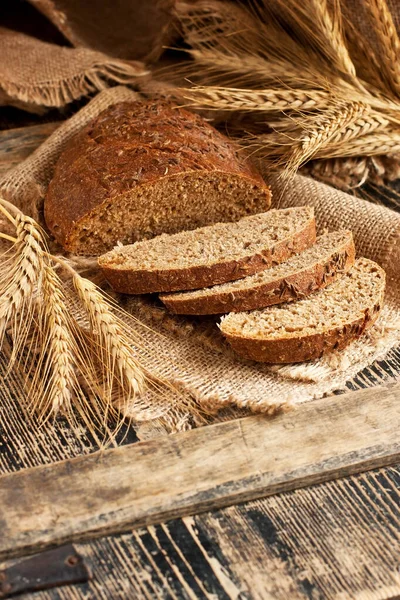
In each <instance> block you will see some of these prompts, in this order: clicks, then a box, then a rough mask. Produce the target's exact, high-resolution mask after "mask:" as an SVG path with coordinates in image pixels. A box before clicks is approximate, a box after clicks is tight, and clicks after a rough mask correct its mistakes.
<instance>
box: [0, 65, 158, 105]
mask: <svg viewBox="0 0 400 600" xmlns="http://www.w3.org/2000/svg"><path fill="white" fill-rule="evenodd" d="M148 74H149V71H145V70H142V71H140V72H138V69H137V66H133V65H131V64H130V63H129V62H127V61H121V60H113V59H108V60H107V61H106V62H104V63H99V64H95V65H93V66H91V67H90V68H89V69H87V70H85V71H83V72H82V73H79V74H78V75H74V76H73V77H70V78H65V79H62V80H60V81H58V82H44V83H40V84H37V85H27V84H25V83H24V84H16V83H14V82H12V81H4V80H3V81H2V82H1V84H2V86H3V88H4V90H5V92H6V93H7V94H8V95H9V96H11V97H12V98H16V99H17V100H19V101H21V102H24V103H27V104H38V105H41V106H47V107H60V106H64V105H65V104H68V103H69V102H72V101H73V100H77V99H79V98H81V97H82V96H87V95H89V94H92V93H93V92H97V91H102V90H105V89H106V88H108V87H109V84H108V83H107V79H108V80H109V81H113V82H114V83H118V84H129V83H132V82H134V81H135V80H136V79H137V77H138V76H139V75H140V76H145V75H148Z"/></svg>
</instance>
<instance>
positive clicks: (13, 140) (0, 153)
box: [0, 123, 60, 177]
mask: <svg viewBox="0 0 400 600" xmlns="http://www.w3.org/2000/svg"><path fill="white" fill-rule="evenodd" d="M59 125H60V124H59V123H43V124H41V125H32V126H31V127H21V128H20V129H6V130H4V131H0V177H1V175H3V173H5V172H6V171H8V170H9V169H12V167H15V166H16V165H17V164H18V163H20V162H21V161H22V160H24V159H25V158H26V157H27V156H29V154H31V153H32V152H33V151H34V150H36V148H37V147H38V146H40V144H41V143H42V142H44V140H45V139H46V138H47V137H48V136H49V135H50V134H51V133H53V131H54V130H55V129H56V128H57V127H58V126H59Z"/></svg>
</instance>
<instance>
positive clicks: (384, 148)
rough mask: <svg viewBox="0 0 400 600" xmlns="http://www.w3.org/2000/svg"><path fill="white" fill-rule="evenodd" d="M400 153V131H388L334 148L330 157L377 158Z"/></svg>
mask: <svg viewBox="0 0 400 600" xmlns="http://www.w3.org/2000/svg"><path fill="white" fill-rule="evenodd" d="M397 152H400V129H390V128H388V129H386V130H385V131H382V133H379V132H377V133H371V134H370V135H366V136H363V137H359V138H355V139H351V140H349V141H347V142H346V143H344V144H342V145H338V146H334V147H332V148H331V149H330V151H329V157H330V158H334V157H341V156H342V157H346V156H376V155H385V154H395V153H397Z"/></svg>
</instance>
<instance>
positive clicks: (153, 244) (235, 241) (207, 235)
mask: <svg viewBox="0 0 400 600" xmlns="http://www.w3.org/2000/svg"><path fill="white" fill-rule="evenodd" d="M314 242H315V219H314V212H313V209H312V208H309V207H307V206H305V207H299V208H287V209H284V210H270V211H269V212H267V213H260V214H258V215H253V216H251V217H245V218H243V219H241V220H240V221H238V222H236V223H217V224H215V225H209V226H207V227H202V228H200V229H196V230H194V231H183V232H181V233H176V234H174V235H167V234H164V235H161V236H159V237H156V238H154V239H152V240H147V241H142V242H136V244H132V245H129V246H122V247H117V248H115V249H114V250H111V251H110V252H108V253H107V254H105V255H103V256H101V257H100V258H99V261H98V262H99V266H100V267H101V269H102V270H103V273H104V275H105V277H106V279H107V280H108V282H109V283H110V285H111V286H112V287H113V289H114V290H115V291H117V292H122V293H124V294H147V293H151V292H162V291H164V292H166V291H173V290H182V289H184V290H188V289H196V288H200V287H205V286H209V285H212V284H215V283H221V282H225V281H233V280H235V279H240V278H241V277H245V276H246V275H248V274H251V273H256V272H258V271H263V270H264V269H268V268H270V267H271V266H273V265H274V264H275V265H276V264H279V263H281V262H282V261H284V260H287V259H288V258H289V257H290V256H292V255H293V254H295V253H296V252H300V251H301V250H304V249H305V248H308V247H309V246H311V245H312V244H313V243H314Z"/></svg>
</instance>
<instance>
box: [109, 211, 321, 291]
mask: <svg viewBox="0 0 400 600" xmlns="http://www.w3.org/2000/svg"><path fill="white" fill-rule="evenodd" d="M315 239H316V233H315V218H314V217H311V218H310V220H309V221H308V222H307V224H306V225H305V226H304V228H303V229H302V230H300V231H298V232H297V234H296V235H295V236H292V237H291V238H290V239H285V240H282V241H281V242H278V243H277V244H275V245H274V246H273V247H272V248H268V249H266V250H265V251H264V252H262V253H259V254H255V255H253V256H248V257H244V258H243V259H241V260H231V261H230V260H227V261H225V262H221V263H216V264H213V265H209V266H205V265H202V266H193V267H188V268H184V269H169V270H162V271H157V270H153V271H148V270H140V271H139V270H137V271H133V270H130V269H129V268H127V269H121V268H112V267H110V266H109V265H107V263H106V261H105V258H106V256H107V255H105V256H104V257H100V258H99V266H100V268H101V269H102V271H103V274H104V276H105V278H106V279H107V281H108V283H109V284H110V285H111V287H112V288H113V290H115V291H116V292H120V293H122V294H149V293H154V292H172V291H179V290H191V289H199V288H203V287H209V286H211V285H215V284H217V283H224V282H226V281H235V280H236V279H241V278H242V277H246V276H247V275H252V274H253V273H257V272H259V271H263V270H264V269H267V268H269V267H271V266H272V264H273V263H275V262H277V263H281V262H283V261H285V260H287V259H288V258H289V257H290V256H292V255H293V254H296V253H297V252H301V251H302V250H305V249H306V248H309V247H310V246H312V245H313V244H314V243H315Z"/></svg>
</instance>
